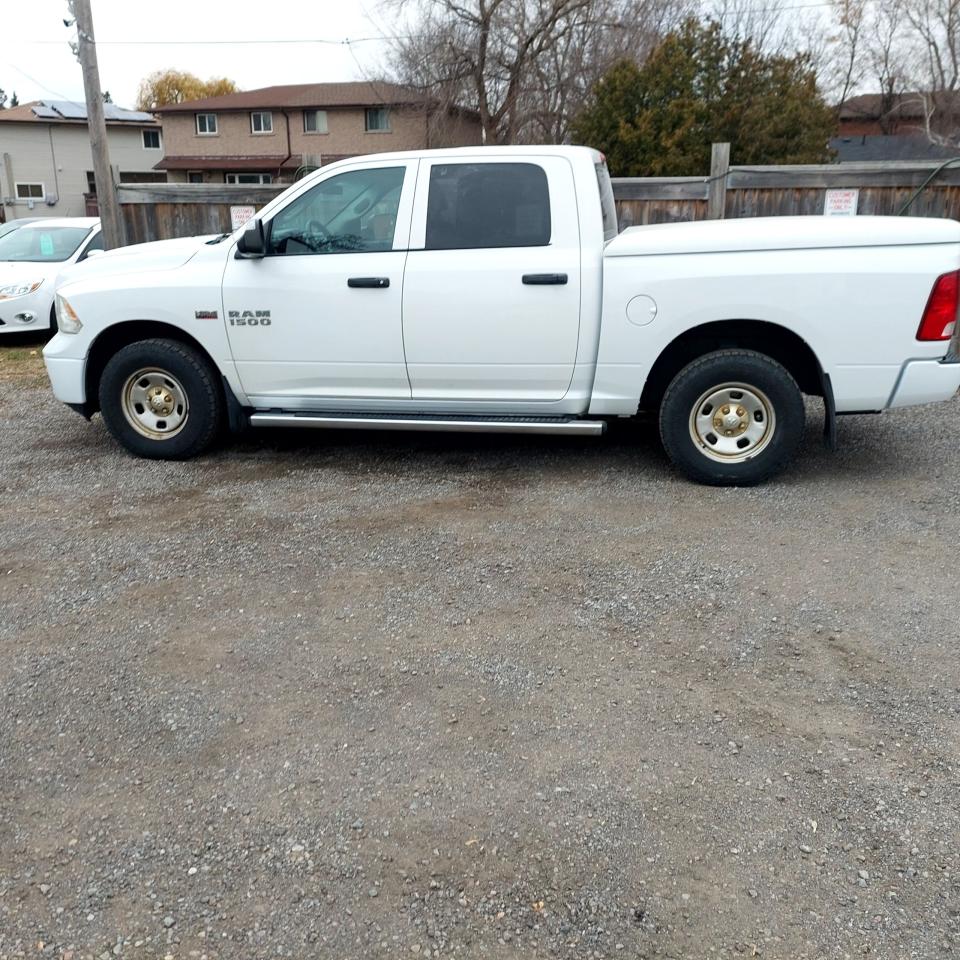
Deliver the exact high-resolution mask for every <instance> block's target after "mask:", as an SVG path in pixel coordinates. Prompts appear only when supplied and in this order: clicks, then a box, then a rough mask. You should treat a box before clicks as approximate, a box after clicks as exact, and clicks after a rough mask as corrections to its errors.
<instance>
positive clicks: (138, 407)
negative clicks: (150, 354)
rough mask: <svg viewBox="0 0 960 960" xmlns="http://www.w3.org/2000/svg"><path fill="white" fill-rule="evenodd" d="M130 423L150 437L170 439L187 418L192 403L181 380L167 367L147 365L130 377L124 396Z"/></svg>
mask: <svg viewBox="0 0 960 960" xmlns="http://www.w3.org/2000/svg"><path fill="white" fill-rule="evenodd" d="M121 406H122V408H123V415H124V416H125V417H126V418H127V423H129V424H130V426H131V427H133V429H134V430H136V431H137V433H139V434H140V435H141V436H144V437H148V438H149V439H150V440H169V439H170V438H171V437H175V436H176V435H177V434H178V433H179V432H180V431H181V430H182V429H183V427H184V425H185V424H186V422H187V417H188V416H189V414H190V404H189V403H188V401H187V392H186V390H184V389H183V387H182V385H181V384H180V381H179V380H177V378H176V377H174V376H173V375H172V374H170V373H169V372H168V371H166V370H160V369H159V368H155V367H146V368H144V369H143V370H138V371H137V372H136V373H134V374H133V375H131V376H130V377H128V378H127V382H126V383H125V384H124V385H123V397H122V400H121Z"/></svg>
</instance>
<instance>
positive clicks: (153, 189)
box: [118, 144, 960, 243]
mask: <svg viewBox="0 0 960 960" xmlns="http://www.w3.org/2000/svg"><path fill="white" fill-rule="evenodd" d="M717 146H720V147H722V146H723V145H722V144H720V145H717ZM718 154H719V156H718ZM723 160H724V157H723V151H722V150H721V151H716V150H715V151H714V164H713V166H714V169H713V171H712V172H711V173H710V174H709V175H706V176H703V177H643V178H619V179H614V181H613V192H614V196H615V198H616V202H617V214H618V216H619V219H620V225H621V227H628V226H633V225H637V224H645V223H664V222H671V221H678V220H703V219H707V218H710V217H719V216H722V217H776V216H791V215H820V214H822V213H823V212H824V203H825V200H826V196H827V191H828V190H837V189H849V188H853V189H856V190H858V191H859V197H858V202H857V208H856V212H857V213H859V214H898V213H900V212H901V211H902V210H903V207H904V206H905V204H907V203H908V201H910V200H911V198H912V197H914V194H915V193H916V191H917V190H918V189H919V188H920V187H921V186H923V185H924V184H925V182H926V181H928V180H929V183H927V185H926V186H924V188H923V190H922V191H921V192H920V194H919V195H918V196H916V197H915V198H914V199H913V202H912V203H911V204H910V207H909V210H908V211H907V213H908V214H909V215H910V216H917V217H951V218H953V219H955V220H960V160H958V162H957V164H956V165H954V166H950V167H943V166H942V164H941V163H937V162H927V161H924V162H896V163H844V164H817V165H809V166H807V165H804V166H769V167H764V166H750V167H725V166H724V163H723ZM283 189H285V187H284V186H282V185H278V184H274V185H270V186H233V185H221V184H184V183H165V184H135V185H134V184H123V185H121V186H120V187H119V188H118V193H119V197H120V204H121V210H122V212H123V222H124V227H125V230H126V238H127V243H143V242H145V241H148V240H163V239H166V238H168V237H184V236H195V235H198V234H205V233H226V232H228V231H230V230H231V216H230V210H231V207H240V206H249V207H254V208H255V209H257V210H259V209H260V208H261V207H262V206H264V204H266V203H269V202H270V201H271V200H272V199H273V198H274V197H275V196H276V195H277V194H278V193H279V192H280V191H282V190H283Z"/></svg>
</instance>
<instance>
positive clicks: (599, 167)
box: [594, 163, 617, 243]
mask: <svg viewBox="0 0 960 960" xmlns="http://www.w3.org/2000/svg"><path fill="white" fill-rule="evenodd" d="M594 170H596V172H597V186H598V187H599V189H600V210H601V211H602V213H603V240H604V243H606V241H607V240H612V239H613V238H614V237H615V236H616V235H617V205H616V203H615V202H614V199H613V184H612V183H611V182H610V174H609V172H608V171H607V165H606V164H605V163H596V164H594Z"/></svg>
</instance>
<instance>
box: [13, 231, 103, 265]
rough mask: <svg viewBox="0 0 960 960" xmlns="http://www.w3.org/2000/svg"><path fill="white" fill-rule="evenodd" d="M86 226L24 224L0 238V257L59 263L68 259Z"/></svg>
mask: <svg viewBox="0 0 960 960" xmlns="http://www.w3.org/2000/svg"><path fill="white" fill-rule="evenodd" d="M89 232H90V228H89V227H24V228H22V229H20V230H14V231H13V233H8V234H7V235H6V236H5V237H0V260H17V261H31V262H34V263H62V262H63V261H64V260H69V259H70V257H71V256H72V255H73V253H74V252H75V251H76V249H77V247H79V246H80V244H81V243H83V240H84V237H86V235H87V234H88V233H89Z"/></svg>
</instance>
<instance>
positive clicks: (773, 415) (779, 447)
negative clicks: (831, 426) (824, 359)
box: [660, 350, 804, 486]
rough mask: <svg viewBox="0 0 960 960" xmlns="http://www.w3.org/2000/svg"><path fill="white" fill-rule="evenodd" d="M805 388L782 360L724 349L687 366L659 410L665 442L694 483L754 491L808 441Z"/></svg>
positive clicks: (778, 471) (668, 388)
mask: <svg viewBox="0 0 960 960" xmlns="http://www.w3.org/2000/svg"><path fill="white" fill-rule="evenodd" d="M803 424H804V408H803V396H802V394H801V393H800V388H799V387H798V386H797V383H796V381H795V380H794V379H793V377H792V376H791V375H790V373H789V372H788V371H787V370H786V369H785V368H784V367H783V366H781V365H780V364H779V363H777V362H776V361H775V360H773V359H771V358H770V357H768V356H766V355H765V354H762V353H757V352H755V351H753V350H718V351H716V352H715V353H708V354H706V355H705V356H702V357H699V358H698V359H696V360H694V361H693V362H692V363H689V364H687V366H685V367H684V368H683V369H682V370H681V371H680V372H679V373H678V374H677V375H676V376H675V377H674V378H673V381H672V382H671V383H670V386H669V387H667V391H666V393H665V394H664V396H663V401H662V402H661V404H660V436H661V438H662V440H663V445H664V448H665V449H666V451H667V455H668V456H669V457H670V459H671V461H672V462H673V463H674V465H675V466H676V467H677V468H678V469H680V470H681V471H682V472H683V473H684V474H685V475H686V476H687V477H689V478H690V479H691V480H695V481H696V482H698V483H707V484H712V485H715V486H752V485H754V484H757V483H762V482H763V481H764V480H768V479H769V478H771V477H773V476H775V475H776V474H778V473H780V472H781V471H782V470H783V469H784V468H785V467H786V466H787V464H788V463H789V462H790V460H791V459H792V458H793V456H794V454H795V453H796V452H797V448H798V447H799V445H800V441H801V439H802V438H803Z"/></svg>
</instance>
